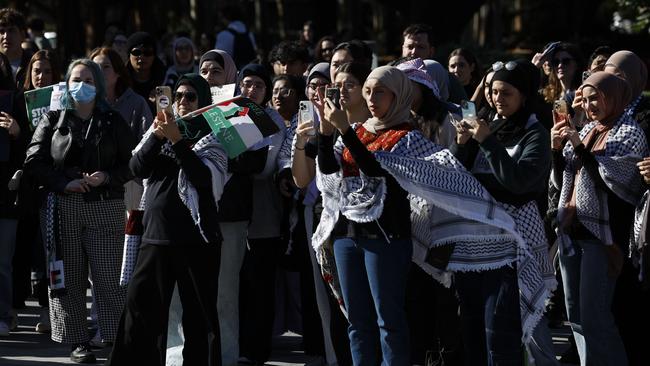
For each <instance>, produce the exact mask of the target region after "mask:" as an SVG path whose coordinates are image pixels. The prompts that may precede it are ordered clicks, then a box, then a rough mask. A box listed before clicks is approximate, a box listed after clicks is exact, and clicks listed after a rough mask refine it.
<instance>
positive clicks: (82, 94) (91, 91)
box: [68, 81, 96, 103]
mask: <svg viewBox="0 0 650 366" xmlns="http://www.w3.org/2000/svg"><path fill="white" fill-rule="evenodd" d="M68 92H70V96H72V99H74V100H75V101H76V102H77V103H90V102H92V101H93V100H94V99H95V94H96V90H95V86H94V85H90V84H88V83H84V82H83V81H82V82H70V84H69V88H68Z"/></svg>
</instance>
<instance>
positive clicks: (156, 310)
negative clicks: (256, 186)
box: [106, 74, 228, 365]
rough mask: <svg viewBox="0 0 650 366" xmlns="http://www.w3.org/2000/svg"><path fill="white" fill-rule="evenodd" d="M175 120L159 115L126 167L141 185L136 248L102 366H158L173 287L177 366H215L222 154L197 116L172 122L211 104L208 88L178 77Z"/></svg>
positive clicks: (197, 77) (196, 78) (217, 355)
mask: <svg viewBox="0 0 650 366" xmlns="http://www.w3.org/2000/svg"><path fill="white" fill-rule="evenodd" d="M173 95H174V106H175V110H176V113H177V115H176V116H172V115H171V114H170V113H163V112H160V113H158V114H157V115H156V118H155V119H154V122H153V125H152V127H151V128H150V129H149V130H148V131H147V133H146V134H145V136H144V137H143V138H142V140H141V141H140V144H139V145H138V146H137V147H136V148H135V152H134V155H133V157H132V158H131V161H130V163H129V166H130V167H131V170H132V171H133V173H134V174H135V176H136V177H139V178H141V179H146V181H145V193H144V197H145V198H144V201H145V204H144V217H143V226H144V232H143V234H142V243H141V245H140V249H139V252H138V258H137V263H136V266H135V270H134V272H133V276H132V278H131V279H130V281H129V287H128V290H127V301H126V306H125V308H124V311H123V312H122V318H121V320H120V328H119V331H118V336H117V338H116V340H115V344H114V346H113V351H112V353H111V356H110V358H109V360H108V362H107V363H106V364H107V365H160V364H161V363H160V362H161V360H163V361H162V362H164V360H165V358H166V357H165V354H166V342H163V343H162V344H161V343H160V340H161V339H166V335H167V327H168V325H167V319H168V313H169V307H170V303H171V299H172V293H173V290H174V285H175V284H177V285H178V293H179V295H180V301H181V304H182V307H183V318H182V324H183V332H184V335H185V345H184V349H183V358H184V363H185V364H189V365H217V364H221V353H220V343H219V342H220V339H219V338H220V337H219V321H218V317H217V293H218V280H217V279H218V276H219V263H220V258H219V256H220V250H221V245H222V236H221V232H220V230H219V223H218V218H217V207H218V201H219V198H220V197H221V194H222V192H223V187H224V184H225V182H226V180H227V179H226V177H227V169H228V167H227V161H228V160H227V156H226V153H225V150H224V149H223V148H222V146H221V145H220V143H219V142H218V139H217V138H216V136H215V135H214V134H213V133H212V130H211V129H210V126H209V125H208V123H207V122H206V121H205V119H204V118H203V117H202V116H200V115H199V116H197V117H194V118H192V119H190V120H186V121H185V123H184V124H185V128H183V131H184V132H183V134H181V131H180V129H179V126H178V125H177V123H176V121H175V120H174V118H178V117H179V116H184V115H187V114H188V113H190V112H192V111H195V110H197V109H199V108H202V107H205V106H208V105H210V104H211V94H210V87H209V85H208V83H207V82H206V81H205V79H203V78H202V77H201V76H200V75H198V74H185V75H183V76H181V78H180V79H179V80H178V82H177V84H176V87H175V90H174V94H173Z"/></svg>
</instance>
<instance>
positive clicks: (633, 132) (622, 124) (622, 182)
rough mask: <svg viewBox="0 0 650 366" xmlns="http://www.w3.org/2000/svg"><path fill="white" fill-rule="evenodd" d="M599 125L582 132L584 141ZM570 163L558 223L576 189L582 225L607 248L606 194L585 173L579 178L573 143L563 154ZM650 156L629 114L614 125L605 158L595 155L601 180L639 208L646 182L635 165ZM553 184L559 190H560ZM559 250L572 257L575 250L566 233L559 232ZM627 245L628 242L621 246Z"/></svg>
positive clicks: (561, 198)
mask: <svg viewBox="0 0 650 366" xmlns="http://www.w3.org/2000/svg"><path fill="white" fill-rule="evenodd" d="M597 123H598V122H591V123H590V124H588V125H587V126H585V127H584V128H583V129H582V130H581V131H580V138H581V139H583V138H584V137H585V136H586V135H587V134H588V133H589V132H590V131H591V130H592V129H594V128H596V125H597ZM563 155H564V159H565V160H566V162H567V164H566V167H565V169H564V172H563V175H562V186H561V193H560V202H559V205H558V218H557V219H558V221H559V222H562V220H563V218H564V217H566V215H568V212H567V208H566V205H567V203H568V202H569V200H570V197H571V192H572V191H573V190H574V182H575V184H576V187H575V201H576V214H577V219H578V220H579V221H580V223H581V224H582V225H583V226H584V227H585V228H586V229H587V230H589V232H590V233H592V234H593V235H594V236H595V237H596V238H598V240H600V241H601V242H602V243H603V244H605V245H612V244H614V240H613V238H612V232H611V229H610V226H609V208H608V205H607V193H606V192H604V191H603V190H600V189H597V188H596V185H595V183H594V182H593V180H592V179H591V177H590V176H589V174H586V173H585V172H583V173H582V174H580V175H579V176H578V179H576V177H575V175H576V169H575V166H576V164H577V163H578V162H577V158H576V157H575V152H574V150H573V147H572V146H571V144H567V145H566V146H565V147H564V151H563ZM647 155H648V146H647V142H646V138H645V135H644V134H643V131H642V130H641V129H640V128H639V126H638V125H637V124H636V122H634V121H633V120H632V119H631V117H630V116H629V115H627V114H622V115H621V117H620V118H619V119H618V121H616V122H615V124H614V126H613V127H612V129H611V130H610V131H609V134H608V136H607V142H606V143H605V151H604V154H603V155H596V160H597V161H598V172H599V173H600V177H601V178H602V180H603V181H604V183H605V184H606V185H607V188H609V189H610V190H611V191H612V192H613V193H614V194H616V195H617V196H618V197H619V198H621V199H622V200H624V201H625V202H627V203H629V204H631V205H633V206H636V205H637V204H638V202H639V199H640V198H641V195H642V193H643V181H642V178H641V175H640V174H639V170H638V168H637V166H636V163H637V162H638V161H640V160H641V159H642V157H643V156H647ZM557 183H558V182H554V184H555V185H556V188H558V189H559V188H560V187H559V185H558V184H557ZM558 239H559V240H560V244H561V246H560V248H561V250H563V253H565V254H566V255H572V254H573V253H574V248H573V245H572V243H571V240H570V238H569V237H568V235H566V234H565V233H563V232H561V231H560V232H558ZM618 244H626V243H618Z"/></svg>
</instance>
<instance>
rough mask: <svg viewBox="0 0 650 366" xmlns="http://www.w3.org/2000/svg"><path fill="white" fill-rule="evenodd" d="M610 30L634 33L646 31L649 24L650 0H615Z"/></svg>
mask: <svg viewBox="0 0 650 366" xmlns="http://www.w3.org/2000/svg"><path fill="white" fill-rule="evenodd" d="M615 3H616V6H615V9H616V11H615V12H614V15H613V20H612V26H611V28H612V30H615V31H619V32H623V33H628V34H636V33H641V32H648V31H649V26H650V0H615Z"/></svg>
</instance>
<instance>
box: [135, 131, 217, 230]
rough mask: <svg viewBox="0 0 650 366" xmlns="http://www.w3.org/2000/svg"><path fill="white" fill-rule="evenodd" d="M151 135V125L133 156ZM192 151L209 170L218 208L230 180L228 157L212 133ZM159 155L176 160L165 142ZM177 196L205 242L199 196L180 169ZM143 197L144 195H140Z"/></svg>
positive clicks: (201, 140)
mask: <svg viewBox="0 0 650 366" xmlns="http://www.w3.org/2000/svg"><path fill="white" fill-rule="evenodd" d="M152 133H153V125H152V126H151V128H149V130H148V131H147V132H146V133H145V135H144V136H143V137H142V140H141V141H140V143H139V144H138V146H136V148H135V149H134V150H133V153H134V154H135V153H136V152H138V151H139V150H140V149H141V148H142V145H143V144H144V142H145V141H146V140H147V139H148V138H149V136H150V135H151V134H152ZM192 151H194V153H195V154H196V155H197V156H198V157H199V159H201V161H202V162H203V164H205V165H206V166H207V167H208V169H210V173H211V177H212V195H213V197H214V203H215V205H217V207H219V199H220V198H221V194H222V193H223V187H224V185H225V184H226V183H227V182H228V179H230V174H229V173H228V155H227V154H226V151H225V150H224V148H223V146H222V145H221V143H220V142H219V138H218V137H217V136H215V135H214V134H213V133H209V134H207V135H205V136H204V137H203V138H201V139H200V140H199V141H198V142H197V143H196V144H194V146H193V147H192ZM160 154H162V155H166V156H169V157H170V158H172V159H176V153H174V150H173V149H172V144H171V143H170V142H169V141H167V142H165V144H164V145H163V146H162V147H161V148H160ZM143 184H144V190H145V192H146V190H147V183H146V179H145V180H144V182H143ZM178 195H179V196H180V198H181V201H183V203H184V204H185V206H187V208H188V209H189V210H190V213H191V214H192V219H193V220H194V224H196V225H197V226H198V228H199V230H200V232H201V236H203V239H204V240H205V241H206V242H207V241H208V239H207V237H206V235H205V233H204V228H203V227H202V226H201V214H200V212H199V194H198V192H197V191H196V188H195V187H194V186H193V185H192V183H190V181H189V180H188V179H187V175H186V174H185V172H184V171H183V169H180V171H179V173H178ZM142 196H143V197H144V196H145V193H143V194H142ZM141 206H142V208H143V209H144V208H146V202H142V203H141Z"/></svg>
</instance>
